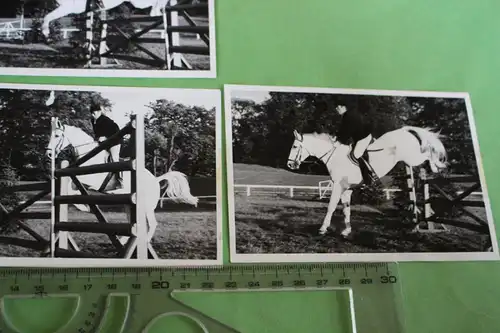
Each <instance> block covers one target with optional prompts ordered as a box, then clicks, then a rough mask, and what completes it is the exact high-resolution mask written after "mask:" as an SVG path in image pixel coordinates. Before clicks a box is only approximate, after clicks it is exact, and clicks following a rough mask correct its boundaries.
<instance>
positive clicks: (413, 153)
mask: <svg viewBox="0 0 500 333" xmlns="http://www.w3.org/2000/svg"><path fill="white" fill-rule="evenodd" d="M294 135H295V140H294V142H293V146H292V148H291V149H290V154H289V157H288V163H287V165H288V167H289V168H290V169H292V170H297V169H298V168H299V167H300V164H301V163H302V162H303V161H304V160H305V159H306V158H307V157H309V156H314V157H317V158H318V159H320V160H321V161H322V162H323V163H325V165H326V167H327V169H328V172H329V174H330V178H331V180H332V182H333V185H332V193H331V197H330V202H329V204H328V211H327V214H326V216H325V218H324V221H323V224H322V225H321V228H320V229H319V233H320V234H321V235H323V234H325V232H326V231H327V229H328V227H330V223H331V219H332V216H333V213H334V211H335V209H336V208H337V204H338V202H339V200H341V202H342V205H343V213H344V225H345V228H344V230H342V232H341V235H342V236H344V237H347V236H348V235H349V234H350V233H351V209H350V202H351V194H352V191H353V189H352V187H354V186H356V185H359V184H361V182H362V180H363V177H362V174H361V169H360V167H359V165H357V164H355V163H354V162H353V161H352V160H351V159H350V158H349V156H348V155H349V152H350V150H351V145H343V144H341V143H340V142H338V141H337V140H336V138H335V137H332V136H330V135H329V134H318V133H309V134H300V133H298V132H297V131H296V130H295V131H294ZM367 153H368V159H369V163H370V164H371V166H372V167H373V171H374V172H375V174H376V175H377V176H378V177H379V178H381V177H383V176H385V175H386V174H387V173H389V172H390V171H391V170H392V169H393V168H394V167H395V165H396V164H397V163H398V162H400V161H402V162H404V163H405V164H406V165H407V166H409V167H415V166H419V165H421V164H423V163H424V162H425V161H429V164H430V167H431V170H432V172H434V173H437V172H439V171H440V170H441V169H445V168H446V167H447V162H446V160H447V153H446V150H445V148H444V145H443V143H442V142H441V140H440V135H439V134H438V133H434V132H432V131H431V130H429V129H427V128H420V127H413V126H404V127H402V128H400V129H397V130H394V131H391V132H387V133H386V134H384V135H382V136H381V137H380V138H378V139H376V140H375V141H374V142H373V143H371V144H370V145H369V146H368V149H367Z"/></svg>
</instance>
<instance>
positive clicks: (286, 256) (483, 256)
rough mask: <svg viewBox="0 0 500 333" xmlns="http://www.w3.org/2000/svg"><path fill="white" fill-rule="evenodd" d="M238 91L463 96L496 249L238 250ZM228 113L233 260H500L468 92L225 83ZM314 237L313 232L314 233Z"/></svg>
mask: <svg viewBox="0 0 500 333" xmlns="http://www.w3.org/2000/svg"><path fill="white" fill-rule="evenodd" d="M238 91H249V92H262V91H265V92H288V93H318V94H344V95H348V94H350V95H372V96H408V97H431V98H433V97H434V98H439V97H442V98H462V99H464V101H465V103H466V107H467V115H468V121H469V124H470V131H471V137H472V141H473V146H474V154H475V157H476V163H477V167H478V173H479V179H480V182H481V187H482V191H483V201H484V203H485V207H486V216H487V219H488V228H489V232H490V237H491V243H492V252H418V253H409V252H405V253H281V254H280V253H268V254H242V253H237V251H236V219H235V213H236V212H235V202H234V201H235V199H234V194H235V192H234V169H233V145H232V141H233V138H232V96H233V94H234V93H235V92H238ZM224 112H225V126H226V168H227V184H228V189H227V196H228V198H227V201H228V220H229V252H230V261H231V262H232V263H292V262H304V263H305V262H400V261H401V262H404V261H425V262H432V261H497V260H499V259H500V254H499V248H498V240H497V235H496V231H495V225H494V221H493V212H492V210H491V204H490V198H489V195H488V190H487V186H486V179H485V174H484V168H483V164H482V160H481V154H480V152H479V141H478V138H477V131H476V126H475V122H474V116H473V110H472V104H471V101H470V96H469V94H468V93H466V92H438V91H418V90H376V89H348V88H324V87H294V86H259V85H237V84H227V85H224ZM311 236H312V235H311Z"/></svg>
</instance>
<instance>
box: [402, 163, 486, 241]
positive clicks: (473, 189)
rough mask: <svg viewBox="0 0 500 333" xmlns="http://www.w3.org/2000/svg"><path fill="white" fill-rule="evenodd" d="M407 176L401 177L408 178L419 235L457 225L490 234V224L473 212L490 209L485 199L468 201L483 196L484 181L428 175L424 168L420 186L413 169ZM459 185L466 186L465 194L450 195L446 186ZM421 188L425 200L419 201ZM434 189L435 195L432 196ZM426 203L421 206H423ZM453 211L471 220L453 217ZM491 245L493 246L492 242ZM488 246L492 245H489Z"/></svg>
mask: <svg viewBox="0 0 500 333" xmlns="http://www.w3.org/2000/svg"><path fill="white" fill-rule="evenodd" d="M406 171H407V176H404V177H400V178H405V179H407V192H408V193H409V199H410V205H411V206H410V207H411V209H412V216H413V222H414V223H415V229H414V231H416V232H421V233H440V232H449V231H450V229H449V227H448V226H455V227H458V228H464V229H468V230H472V231H475V232H478V233H480V234H484V235H489V226H488V221H487V220H486V219H485V218H483V217H481V216H478V214H476V213H474V212H471V211H470V210H469V209H470V208H483V209H486V207H485V203H484V201H483V200H467V199H471V198H470V196H473V195H475V196H477V195H481V196H482V193H481V192H477V191H478V190H481V182H480V180H479V178H478V177H477V176H470V175H462V176H446V177H445V176H428V175H427V172H426V170H425V169H424V168H420V171H419V175H418V181H419V183H420V184H419V185H417V181H416V179H415V178H416V177H414V175H413V169H412V168H409V167H407V168H406ZM457 184H470V185H466V186H465V188H463V189H462V190H461V191H458V192H457V191H455V190H454V191H453V192H450V191H449V190H446V189H445V187H446V186H452V187H453V185H457ZM420 189H421V191H422V192H421V197H422V200H421V201H419V199H418V198H417V193H419V190H420ZM431 190H434V192H433V193H432V194H431ZM420 202H421V203H422V204H420V205H419V203H420ZM453 210H458V211H460V212H461V213H462V216H463V215H465V216H467V217H468V218H469V220H464V219H463V218H462V219H460V218H458V217H457V218H455V217H450V216H449V215H450V214H451V213H452V212H453ZM489 244H490V243H489ZM487 247H488V246H487Z"/></svg>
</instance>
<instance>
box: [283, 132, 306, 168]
mask: <svg viewBox="0 0 500 333" xmlns="http://www.w3.org/2000/svg"><path fill="white" fill-rule="evenodd" d="M293 135H294V136H295V139H294V141H293V144H292V148H291V149H290V154H289V155H288V163H287V166H288V168H290V169H292V170H297V169H298V168H300V165H301V164H302V162H304V160H305V159H306V158H308V157H309V155H310V153H309V151H308V150H307V149H306V148H304V135H303V134H300V133H299V132H297V130H294V131H293Z"/></svg>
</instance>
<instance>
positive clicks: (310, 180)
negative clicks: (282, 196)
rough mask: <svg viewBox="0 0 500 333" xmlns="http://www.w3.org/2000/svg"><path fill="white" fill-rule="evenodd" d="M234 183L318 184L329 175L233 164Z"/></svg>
mask: <svg viewBox="0 0 500 333" xmlns="http://www.w3.org/2000/svg"><path fill="white" fill-rule="evenodd" d="M233 178H234V184H245V185H285V186H318V183H319V182H320V181H323V180H328V176H316V175H302V174H298V173H294V172H291V171H288V170H285V169H276V168H271V167H268V166H262V165H257V164H241V163H235V164H234V165H233Z"/></svg>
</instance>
